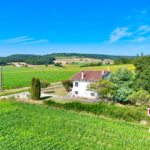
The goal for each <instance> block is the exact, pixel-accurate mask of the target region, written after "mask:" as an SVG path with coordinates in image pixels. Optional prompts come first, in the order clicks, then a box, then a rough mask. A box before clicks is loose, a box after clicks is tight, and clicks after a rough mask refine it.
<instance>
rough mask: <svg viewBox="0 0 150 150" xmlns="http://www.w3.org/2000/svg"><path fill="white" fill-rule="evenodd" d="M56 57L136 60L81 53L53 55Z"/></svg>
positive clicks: (132, 57) (131, 57)
mask: <svg viewBox="0 0 150 150" xmlns="http://www.w3.org/2000/svg"><path fill="white" fill-rule="evenodd" d="M52 56H54V57H74V56H75V57H78V58H92V59H102V60H104V59H111V60H116V59H120V58H130V59H134V58H135V56H115V55H103V54H81V53H53V54H52Z"/></svg>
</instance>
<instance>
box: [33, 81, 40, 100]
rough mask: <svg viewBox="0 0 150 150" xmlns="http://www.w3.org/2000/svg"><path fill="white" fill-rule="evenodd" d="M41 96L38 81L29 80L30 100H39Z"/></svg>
mask: <svg viewBox="0 0 150 150" xmlns="http://www.w3.org/2000/svg"><path fill="white" fill-rule="evenodd" d="M40 95H41V86H40V80H39V79H36V78H32V80H31V99H33V100H39V99H40Z"/></svg>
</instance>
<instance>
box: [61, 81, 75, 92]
mask: <svg viewBox="0 0 150 150" xmlns="http://www.w3.org/2000/svg"><path fill="white" fill-rule="evenodd" d="M62 85H63V86H64V87H65V89H66V91H69V90H70V89H71V88H72V87H73V82H72V81H71V80H63V81H62Z"/></svg>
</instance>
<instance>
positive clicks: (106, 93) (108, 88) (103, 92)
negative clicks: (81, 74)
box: [87, 79, 115, 98]
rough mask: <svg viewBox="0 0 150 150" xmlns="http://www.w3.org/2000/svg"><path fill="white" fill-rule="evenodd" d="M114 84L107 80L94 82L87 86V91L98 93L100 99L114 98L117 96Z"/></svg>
mask: <svg viewBox="0 0 150 150" xmlns="http://www.w3.org/2000/svg"><path fill="white" fill-rule="evenodd" d="M114 87H115V86H114V84H113V83H112V82H109V81H108V80H107V79H104V80H100V81H97V82H93V83H91V84H89V85H88V86H87V91H93V92H96V93H97V94H98V95H99V98H107V97H112V96H113V95H114V94H115V90H114Z"/></svg>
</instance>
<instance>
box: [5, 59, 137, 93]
mask: <svg viewBox="0 0 150 150" xmlns="http://www.w3.org/2000/svg"><path fill="white" fill-rule="evenodd" d="M82 64H84V63H83V62H82V63H75V64H68V65H64V67H65V68H62V67H56V66H53V65H48V67H45V66H44V65H39V66H32V67H33V68H26V67H4V68H3V89H4V90H5V89H13V88H21V87H26V86H30V82H31V79H32V78H33V77H36V78H39V79H40V80H47V81H49V82H57V81H62V80H63V79H69V78H71V77H72V75H74V74H75V73H77V72H78V71H81V70H102V69H104V70H108V67H109V69H110V70H111V71H114V70H116V69H118V68H119V67H121V68H128V69H133V70H134V69H135V67H134V66H133V65H132V64H131V65H121V66H120V65H110V66H95V67H82V68H80V66H81V65H82Z"/></svg>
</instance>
